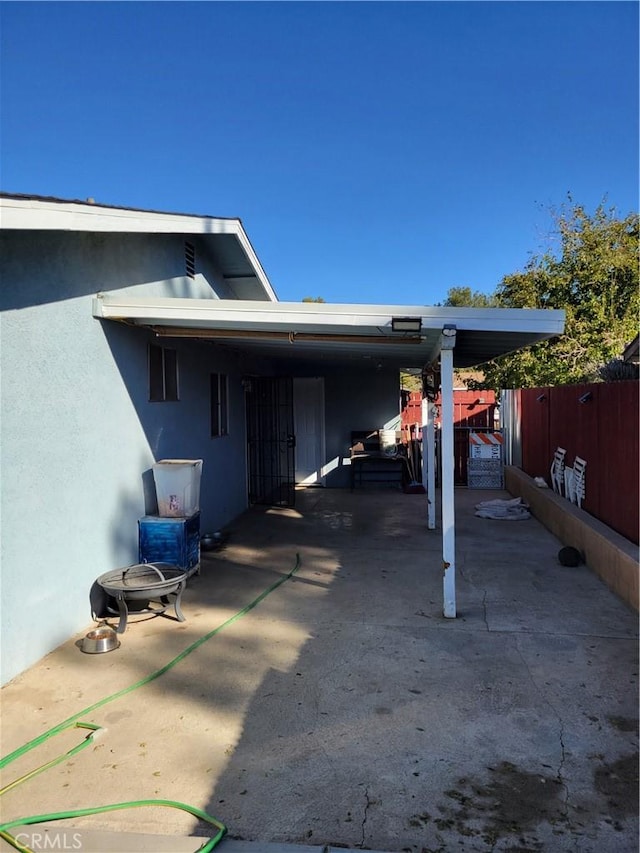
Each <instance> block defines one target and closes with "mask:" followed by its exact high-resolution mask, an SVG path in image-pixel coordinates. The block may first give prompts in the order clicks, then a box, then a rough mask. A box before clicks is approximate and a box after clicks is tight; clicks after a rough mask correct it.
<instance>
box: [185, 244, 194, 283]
mask: <svg viewBox="0 0 640 853" xmlns="http://www.w3.org/2000/svg"><path fill="white" fill-rule="evenodd" d="M184 265H185V270H186V273H187V275H188V276H189V278H195V277H196V247H195V246H194V245H193V243H189V241H188V240H186V241H185V244H184Z"/></svg>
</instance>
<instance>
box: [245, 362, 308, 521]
mask: <svg viewBox="0 0 640 853" xmlns="http://www.w3.org/2000/svg"><path fill="white" fill-rule="evenodd" d="M246 406H247V454H248V469H249V503H252V504H265V505H267V506H293V505H294V504H295V495H296V491H295V443H296V442H295V436H294V431H293V380H292V378H291V377H290V376H278V377H271V376H252V377H251V380H250V382H249V383H248V387H247V391H246Z"/></svg>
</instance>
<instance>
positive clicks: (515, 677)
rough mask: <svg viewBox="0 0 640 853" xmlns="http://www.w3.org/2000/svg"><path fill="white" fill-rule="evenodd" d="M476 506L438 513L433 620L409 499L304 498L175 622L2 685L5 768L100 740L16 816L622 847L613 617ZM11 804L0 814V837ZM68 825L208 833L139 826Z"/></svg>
mask: <svg viewBox="0 0 640 853" xmlns="http://www.w3.org/2000/svg"><path fill="white" fill-rule="evenodd" d="M487 497H490V498H494V497H496V493H495V492H492V493H488V494H485V493H482V492H476V493H474V492H468V491H462V490H461V491H458V492H457V493H456V504H457V528H458V540H457V565H458V610H459V616H458V618H457V619H455V620H445V619H444V618H443V617H442V615H441V614H442V589H441V585H442V570H441V556H440V533H439V531H431V532H430V531H427V530H426V524H425V518H426V499H425V498H424V496H418V495H403V494H402V493H398V492H395V491H390V490H380V491H374V490H371V491H365V490H363V491H361V492H356V493H353V494H352V493H349V492H347V491H333V490H322V489H315V490H311V489H309V490H305V491H301V492H299V494H298V498H299V502H298V507H297V509H295V510H269V509H259V508H254V509H252V510H250V511H249V512H247V513H245V514H244V515H243V516H242V517H241V518H240V519H238V521H237V523H236V524H234V525H233V527H232V528H231V530H230V538H229V542H228V544H227V546H225V547H224V548H223V549H221V550H220V551H217V552H213V553H211V554H208V555H207V556H205V557H204V558H203V562H202V571H201V574H200V575H199V576H194V577H193V578H192V579H191V581H190V582H189V585H188V588H187V590H186V592H185V596H184V598H183V609H184V611H185V614H186V615H187V621H186V622H184V623H177V622H175V621H174V620H172V619H170V618H166V617H155V618H152V619H149V618H142V617H138V618H132V619H131V622H130V626H129V628H128V629H127V632H126V633H125V634H124V635H122V638H121V639H122V647H121V648H120V649H119V650H117V651H116V652H114V653H110V654H107V655H101V656H90V655H83V654H81V653H80V652H79V651H78V649H77V648H76V646H75V644H74V642H73V641H70V642H69V643H67V644H65V645H64V646H62V647H60V648H59V649H57V650H56V651H55V652H53V653H52V654H51V655H49V656H47V657H46V658H45V659H44V660H43V661H42V662H41V663H40V664H38V665H37V666H36V667H33V668H32V669H31V670H29V671H28V672H27V673H25V674H23V675H22V676H20V677H19V678H18V679H16V680H14V682H12V683H11V684H10V685H8V687H7V688H5V690H4V691H3V731H2V736H3V752H4V753H6V752H8V751H10V750H11V749H13V748H15V747H17V746H19V745H21V744H22V743H24V742H25V741H26V740H28V738H30V737H33V736H34V735H35V734H38V733H40V732H44V731H47V730H48V729H49V728H51V727H52V726H54V725H57V724H58V723H60V721H61V720H62V719H66V718H69V717H70V716H71V715H73V714H75V713H79V712H80V711H82V710H83V709H86V708H88V707H91V706H95V708H94V710H93V711H92V712H91V713H90V714H89V715H88V716H89V719H90V720H91V721H92V722H95V723H97V724H99V725H101V726H102V727H103V729H104V730H105V731H104V732H103V733H102V734H101V736H100V737H99V738H98V739H97V740H96V743H95V744H92V745H91V746H90V747H89V748H87V749H86V750H84V751H83V752H82V753H80V754H78V755H77V756H75V757H74V758H73V759H70V760H69V761H66V762H63V763H62V764H60V765H59V766H57V767H54V768H52V769H51V770H49V771H47V773H44V774H42V775H40V776H38V777H36V778H34V779H33V780H32V781H30V782H29V783H28V786H29V788H28V799H29V803H30V805H31V806H32V811H36V808H37V811H38V812H40V813H50V812H52V811H58V810H63V809H64V810H68V809H71V808H82V807H87V806H88V805H100V804H104V803H109V802H118V801H123V800H134V799H135V800H138V799H144V798H165V799H171V800H179V801H182V802H187V803H191V804H193V805H197V806H199V807H201V808H205V809H206V810H207V811H208V812H209V813H210V814H213V815H215V816H216V817H217V818H218V819H220V820H221V821H223V822H224V823H225V824H226V825H227V826H228V829H229V840H228V841H224V840H223V842H222V844H221V846H220V850H221V851H224V846H225V844H227V845H232V842H233V841H234V839H245V840H247V841H251V842H259V843H261V844H267V843H296V844H306V845H314V846H317V845H322V846H324V845H333V846H337V847H345V846H346V847H354V848H361V849H373V850H387V851H417V853H424V851H434V850H439V851H449V850H454V849H458V848H460V847H462V848H463V849H465V850H472V851H476V850H477V851H498V850H511V851H525V850H529V851H534V850H553V851H564V850H567V851H568V850H571V851H575V850H576V849H579V850H580V851H581V853H583V851H584V853H589V852H590V851H592V853H596V851H597V853H608V851H611V853H613V851H616V853H619V851H626V850H629V851H630V850H632V849H635V847H634V845H635V844H636V840H637V825H636V824H637V808H636V806H637V772H636V771H637V718H638V714H637V675H638V670H637V623H636V617H635V614H634V613H632V612H631V611H630V610H629V609H628V608H627V607H626V606H625V605H624V604H623V603H622V602H620V601H619V600H618V599H617V598H616V597H615V596H614V595H613V594H612V593H611V592H610V591H609V590H608V589H607V588H606V587H605V586H604V585H603V584H602V582H601V581H600V580H599V579H598V578H597V577H596V576H595V575H593V574H592V573H590V572H589V570H588V569H586V568H585V567H581V568H579V569H570V568H567V567H562V566H560V564H559V563H558V561H557V551H558V549H559V547H560V545H559V543H558V541H557V540H556V539H554V537H553V536H551V535H550V534H549V533H547V531H546V530H544V528H542V527H541V526H540V525H539V524H538V522H536V521H535V519H530V520H527V521H522V522H492V521H488V520H483V519H479V518H476V517H475V516H474V515H473V505H474V503H475V502H477V501H479V500H482V499H486V498H487ZM296 555H299V557H300V565H299V568H298V569H297V571H296V572H295V573H294V574H293V576H292V577H291V578H290V579H287V580H286V581H285V582H284V583H282V584H281V585H280V586H278V588H277V589H275V590H274V591H273V592H272V593H271V594H270V595H268V596H266V597H265V598H262V600H260V601H259V603H257V604H256V606H254V607H252V608H249V609H246V612H245V613H244V614H243V615H241V616H237V614H239V613H240V612H241V611H242V610H243V608H247V605H249V604H250V603H251V602H255V601H257V599H258V598H259V597H260V596H261V595H262V593H263V592H264V591H265V590H266V589H267V588H268V587H269V586H270V585H271V584H273V583H275V582H277V581H278V580H281V579H282V578H283V577H285V576H286V575H287V574H288V573H289V572H290V571H291V570H292V569H293V568H294V566H295V564H296V559H297V557H296ZM220 626H224V628H223V630H220V631H218V628H219V627H220ZM212 632H215V633H213V635H212V636H211V638H210V639H209V640H207V641H206V642H204V643H202V644H201V645H199V646H198V647H197V648H196V649H194V650H193V651H191V652H190V653H189V654H187V655H186V656H184V653H185V651H187V650H189V649H190V647H191V646H192V645H193V644H194V643H197V642H198V641H199V640H200V639H201V638H203V637H204V636H206V635H207V634H211V633H212ZM181 656H182V657H181ZM169 661H176V664H175V666H172V667H170V668H169V669H167V671H166V672H164V674H163V675H161V676H160V677H158V678H155V679H153V680H151V681H150V682H149V683H148V684H146V685H144V686H140V687H138V688H137V689H133V690H131V687H132V686H134V685H135V684H136V683H138V682H140V681H141V680H142V679H144V678H146V677H148V676H150V675H152V674H154V673H156V672H158V671H160V670H161V669H162V668H163V667H166V665H167V663H168V662H169ZM116 694H118V696H117V698H115V699H114V700H113V701H109V702H106V703H103V704H100V703H101V700H103V699H104V698H106V697H113V696H116ZM71 734H72V733H71ZM71 734H69V736H71ZM65 743H66V742H65ZM59 750H60V743H57V742H56V739H55V738H54V739H53V740H52V741H49V742H47V744H45V745H43V747H42V750H41V751H40V750H39V751H38V755H37V758H36V756H35V755H29V756H25V757H24V758H23V759H20V761H18V762H16V764H15V765H13V766H12V768H11V776H12V778H13V777H14V776H15V775H18V774H19V773H20V772H26V771H27V770H28V769H29V768H30V767H33V766H37V764H40V763H42V762H43V761H45V760H48V758H50V757H51V756H53V755H56V754H58V752H59ZM26 792H27V789H26V787H25V788H23V789H20V788H18V789H16V791H15V792H10V793H9V794H7V795H6V796H5V797H4V798H3V812H4V814H5V816H6V819H9V818H10V817H11V816H12V815H22V814H24V812H25V799H24V798H25V794H26ZM84 825H88V826H90V827H92V828H94V829H96V828H97V829H111V830H113V829H120V830H122V831H135V832H148V833H153V832H162V833H163V834H171V833H176V834H195V835H207V834H208V827H207V826H206V825H205V824H203V823H199V822H197V821H194V820H193V819H191V818H188V819H186V818H185V816H184V815H182V814H180V813H178V812H176V813H172V812H170V811H168V810H166V809H155V808H154V809H149V810H145V811H144V812H136V813H131V812H117V813H115V814H111V815H103V816H99V817H96V818H91V819H87V821H86V822H85V823H84ZM256 849H260V848H259V846H258V847H257V848H256Z"/></svg>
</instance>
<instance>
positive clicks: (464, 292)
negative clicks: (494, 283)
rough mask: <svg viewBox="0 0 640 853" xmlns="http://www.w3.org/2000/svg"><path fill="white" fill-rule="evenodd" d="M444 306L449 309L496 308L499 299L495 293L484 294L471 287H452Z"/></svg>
mask: <svg viewBox="0 0 640 853" xmlns="http://www.w3.org/2000/svg"><path fill="white" fill-rule="evenodd" d="M442 305H444V306H446V307H447V308H495V307H497V305H498V299H497V297H496V295H495V293H482V291H480V290H473V291H472V290H471V288H470V287H450V288H449V290H448V291H447V298H446V299H445V300H444V302H443V303H442Z"/></svg>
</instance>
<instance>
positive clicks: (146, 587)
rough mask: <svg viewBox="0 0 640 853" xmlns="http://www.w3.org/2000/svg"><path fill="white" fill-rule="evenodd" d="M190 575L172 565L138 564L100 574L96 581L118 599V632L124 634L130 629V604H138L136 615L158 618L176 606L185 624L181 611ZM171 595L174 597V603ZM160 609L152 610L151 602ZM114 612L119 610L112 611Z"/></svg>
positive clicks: (177, 617)
mask: <svg viewBox="0 0 640 853" xmlns="http://www.w3.org/2000/svg"><path fill="white" fill-rule="evenodd" d="M187 578H188V573H187V572H185V571H184V570H183V569H181V568H179V567H178V566H174V565H172V564H171V563H138V564H137V565H135V566H127V567H126V568H124V569H115V570H114V571H111V572H105V574H103V575H100V577H99V578H98V580H97V581H96V582H97V583H98V584H99V585H100V586H101V587H102V589H103V590H104V591H105V592H106V593H107V595H109V596H111V598H115V600H116V603H117V605H118V610H117V612H118V613H119V614H120V622H119V624H118V627H117V628H116V631H117V633H118V634H124V632H125V631H126V630H127V620H128V618H129V607H128V606H127V602H137V603H138V605H141V606H137V607H136V608H135V609H134V610H133V612H134V613H136V614H138V613H151V614H154V615H156V616H159V615H161V614H162V613H164V612H165V611H166V610H167V608H168V607H170V606H171V604H172V603H173V608H174V611H175V614H176V619H177V620H178V622H184V621H185V616H184V614H183V612H182V609H181V606H180V604H181V599H182V593H183V592H184V588H185V586H186V584H187ZM169 596H171V597H172V598H173V602H172V601H170V599H169ZM152 602H154V603H156V605H157V606H155V607H152V606H151V603H152ZM109 610H110V612H112V613H116V610H115V609H113V608H109Z"/></svg>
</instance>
